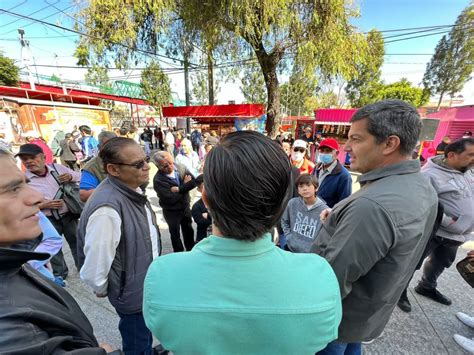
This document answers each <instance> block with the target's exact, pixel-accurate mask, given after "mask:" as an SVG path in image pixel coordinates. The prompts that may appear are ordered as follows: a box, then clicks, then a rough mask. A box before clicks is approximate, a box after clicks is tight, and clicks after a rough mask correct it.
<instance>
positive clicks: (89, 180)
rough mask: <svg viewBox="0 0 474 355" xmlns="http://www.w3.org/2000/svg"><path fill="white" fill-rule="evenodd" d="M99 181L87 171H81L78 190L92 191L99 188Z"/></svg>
mask: <svg viewBox="0 0 474 355" xmlns="http://www.w3.org/2000/svg"><path fill="white" fill-rule="evenodd" d="M99 184H100V181H99V179H98V178H97V176H95V175H93V174H92V173H90V172H89V171H87V170H82V173H81V182H80V183H79V188H80V189H81V190H94V189H95V188H96V187H97V186H99Z"/></svg>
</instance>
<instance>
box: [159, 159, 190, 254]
mask: <svg viewBox="0 0 474 355" xmlns="http://www.w3.org/2000/svg"><path fill="white" fill-rule="evenodd" d="M153 161H154V163H155V164H156V166H157V167H158V172H157V173H156V175H155V177H154V178H153V188H154V189H155V191H156V194H157V195H158V198H159V200H160V206H161V208H162V209H163V217H164V218H165V221H166V223H167V224H168V228H169V231H170V237H171V244H172V245H173V251H174V252H180V251H183V250H184V248H183V243H182V242H181V238H180V233H179V230H180V228H181V231H182V233H183V241H184V247H185V248H186V250H187V251H189V250H191V249H192V248H193V246H194V230H193V226H192V223H193V221H192V219H191V208H190V198H189V191H191V190H192V189H194V188H195V187H196V181H195V180H194V176H193V175H192V174H191V173H190V172H189V170H187V169H186V167H185V166H183V165H179V164H175V163H174V159H173V157H172V155H171V154H170V153H168V152H157V153H156V154H155V155H154V156H153Z"/></svg>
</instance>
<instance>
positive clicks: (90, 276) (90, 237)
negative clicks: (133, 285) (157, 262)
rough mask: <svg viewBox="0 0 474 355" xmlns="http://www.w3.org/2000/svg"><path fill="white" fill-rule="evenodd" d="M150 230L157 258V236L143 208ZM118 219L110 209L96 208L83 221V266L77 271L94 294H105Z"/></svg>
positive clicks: (153, 249)
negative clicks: (85, 222) (84, 224)
mask: <svg viewBox="0 0 474 355" xmlns="http://www.w3.org/2000/svg"><path fill="white" fill-rule="evenodd" d="M145 210H146V214H147V220H148V227H149V229H150V236H151V246H152V253H153V259H155V258H156V257H157V256H158V233H157V230H156V228H155V227H154V225H153V220H152V218H151V213H154V212H153V211H150V210H149V209H148V207H145ZM121 225H122V219H121V218H120V215H119V214H118V212H117V211H115V210H114V209H113V208H112V207H107V206H105V207H100V208H98V209H97V210H96V211H95V212H94V213H93V214H92V215H91V216H90V217H89V220H88V221H87V226H86V236H85V241H84V254H85V260H84V265H83V266H82V268H81V271H80V273H79V274H80V277H81V280H82V281H84V282H85V283H86V284H87V285H88V286H90V287H91V288H92V290H93V291H94V292H95V293H97V294H102V295H104V294H106V293H107V287H108V275H109V272H110V268H111V266H112V262H113V261H114V258H115V253H116V251H117V247H118V245H119V243H120V238H121Z"/></svg>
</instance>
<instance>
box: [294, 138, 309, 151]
mask: <svg viewBox="0 0 474 355" xmlns="http://www.w3.org/2000/svg"><path fill="white" fill-rule="evenodd" d="M293 148H304V149H306V142H305V141H304V140H302V139H297V140H295V142H294V143H293Z"/></svg>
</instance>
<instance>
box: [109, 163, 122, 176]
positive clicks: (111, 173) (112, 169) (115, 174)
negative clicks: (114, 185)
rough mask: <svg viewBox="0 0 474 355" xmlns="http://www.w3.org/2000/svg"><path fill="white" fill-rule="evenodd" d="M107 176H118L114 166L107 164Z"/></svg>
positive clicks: (118, 172)
mask: <svg viewBox="0 0 474 355" xmlns="http://www.w3.org/2000/svg"><path fill="white" fill-rule="evenodd" d="M107 174H109V175H112V176H115V177H117V176H119V175H120V170H119V168H118V167H117V166H116V165H114V164H107Z"/></svg>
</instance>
